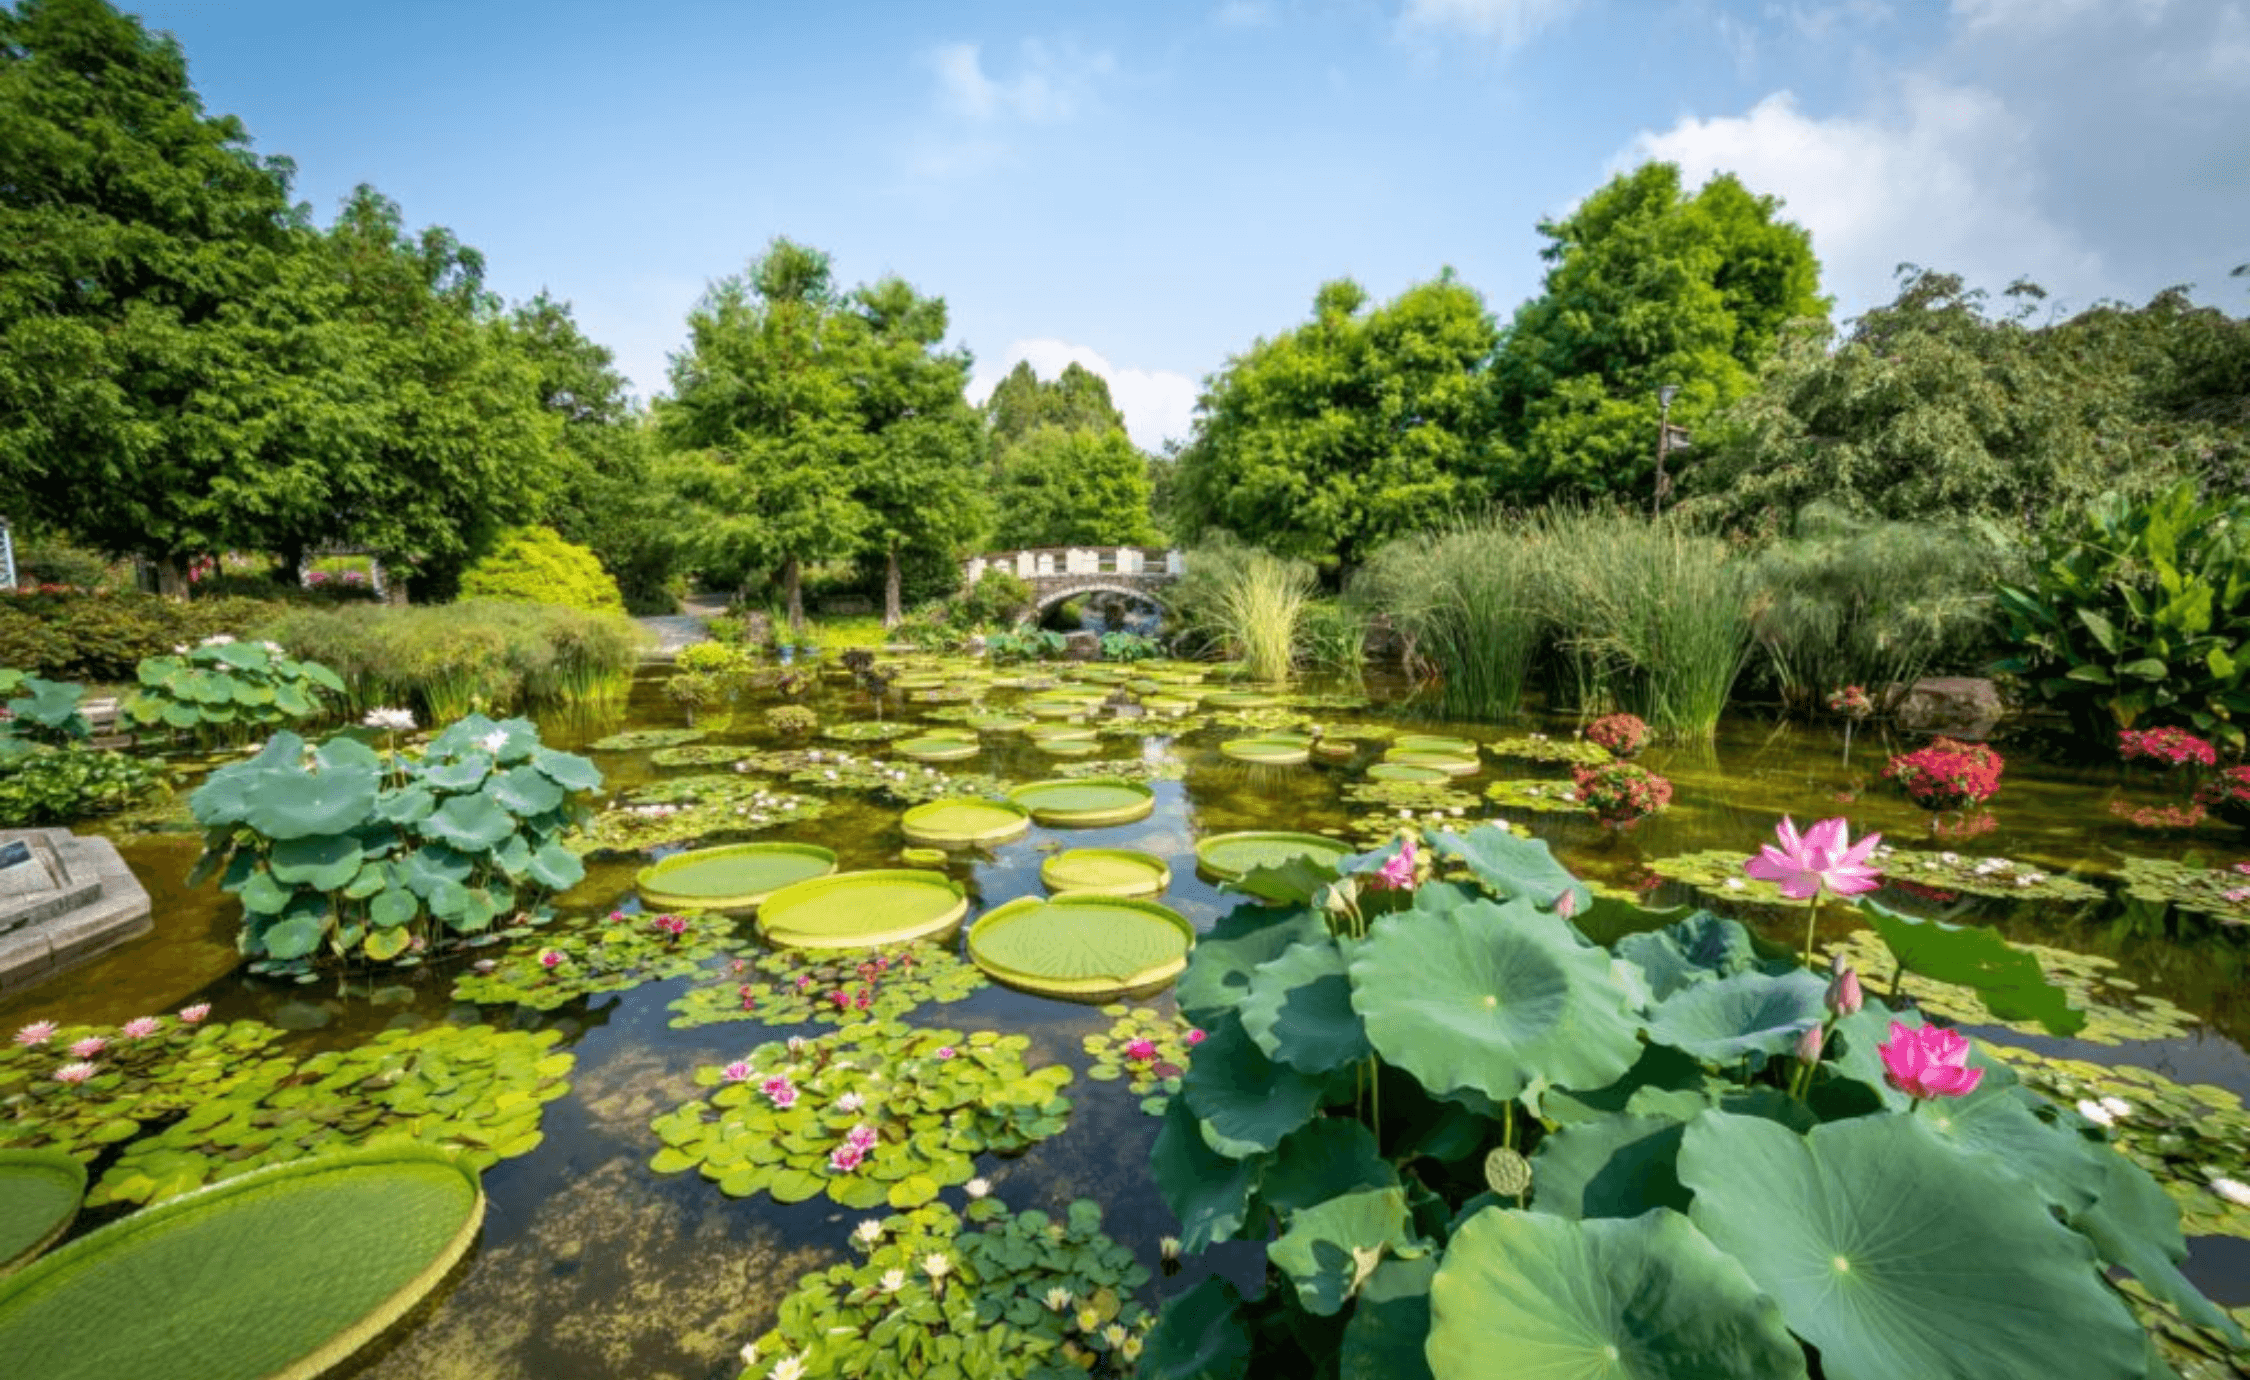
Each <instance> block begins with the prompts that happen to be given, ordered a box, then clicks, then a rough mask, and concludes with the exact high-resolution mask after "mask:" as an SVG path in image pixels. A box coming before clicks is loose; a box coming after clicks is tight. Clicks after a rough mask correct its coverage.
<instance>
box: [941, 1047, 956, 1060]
mask: <svg viewBox="0 0 2250 1380" xmlns="http://www.w3.org/2000/svg"><path fill="white" fill-rule="evenodd" d="M953 1053H954V1051H953V1046H951V1045H939V1046H938V1049H937V1057H938V1058H940V1059H950V1058H952V1057H953Z"/></svg>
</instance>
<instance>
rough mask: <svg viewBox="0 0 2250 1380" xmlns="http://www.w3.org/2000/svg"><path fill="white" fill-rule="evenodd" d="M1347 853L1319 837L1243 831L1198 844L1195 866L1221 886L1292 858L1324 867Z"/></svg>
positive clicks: (1347, 848) (1346, 849)
mask: <svg viewBox="0 0 2250 1380" xmlns="http://www.w3.org/2000/svg"><path fill="white" fill-rule="evenodd" d="M1351 851H1352V849H1351V845H1350V844H1348V843H1345V842H1344V841H1343V840H1341V839H1332V838H1325V837H1323V836H1321V835H1319V834H1292V833H1285V832H1277V831H1271V830H1246V831H1244V832H1242V833H1237V834H1214V835H1212V836H1211V837H1210V838H1207V839H1202V840H1199V841H1198V842H1197V843H1196V845H1195V862H1196V867H1197V868H1198V869H1199V870H1201V871H1203V872H1205V873H1208V874H1209V875H1211V876H1213V877H1216V878H1217V879H1218V880H1220V881H1222V882H1238V881H1241V880H1242V879H1243V878H1244V877H1246V876H1248V875H1249V874H1250V873H1252V872H1255V871H1256V870H1258V869H1259V868H1261V867H1280V866H1282V865H1284V864H1286V863H1288V862H1290V861H1291V860H1293V859H1296V858H1309V859H1311V860H1312V861H1313V862H1315V863H1320V864H1323V865H1326V864H1330V863H1333V862H1335V861H1336V860H1337V859H1338V858H1341V857H1344V856H1346V855H1347V854H1349V853H1350V852H1351Z"/></svg>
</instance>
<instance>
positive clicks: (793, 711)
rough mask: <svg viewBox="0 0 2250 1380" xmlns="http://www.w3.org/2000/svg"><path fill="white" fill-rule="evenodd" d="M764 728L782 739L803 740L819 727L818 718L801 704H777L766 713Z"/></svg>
mask: <svg viewBox="0 0 2250 1380" xmlns="http://www.w3.org/2000/svg"><path fill="white" fill-rule="evenodd" d="M766 727H768V728H770V729H772V730H773V731H774V732H776V733H778V734H780V735H781V736H782V737H784V738H803V737H805V736H807V735H808V734H810V733H812V731H813V730H814V729H817V728H819V727H820V716H819V715H818V714H815V713H813V712H812V711H811V710H810V709H807V708H805V707H804V706H803V705H801V704H777V705H775V706H774V707H773V708H771V709H769V710H767V711H766Z"/></svg>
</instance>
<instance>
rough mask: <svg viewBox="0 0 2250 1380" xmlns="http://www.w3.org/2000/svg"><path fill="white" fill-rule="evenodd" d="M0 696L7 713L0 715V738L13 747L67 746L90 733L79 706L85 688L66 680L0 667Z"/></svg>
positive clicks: (79, 740) (80, 740) (82, 739)
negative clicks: (18, 745) (27, 744)
mask: <svg viewBox="0 0 2250 1380" xmlns="http://www.w3.org/2000/svg"><path fill="white" fill-rule="evenodd" d="M0 697H5V699H6V704H5V706H0V707H4V708H5V710H6V713H5V715H4V716H0V739H5V740H7V741H8V742H10V743H11V745H13V744H23V743H45V744H47V745H49V746H52V747H66V746H68V745H70V744H72V743H80V742H84V741H85V740H86V738H87V737H88V736H89V734H90V733H91V731H92V730H91V729H90V728H89V727H88V726H87V723H86V716H85V714H83V713H82V712H80V709H79V705H80V704H81V703H82V702H83V701H84V700H85V698H86V687H85V686H83V685H77V684H73V683H71V682H69V681H57V680H45V679H42V678H41V677H38V676H28V675H25V674H24V673H23V672H21V671H17V670H12V669H9V668H6V667H0Z"/></svg>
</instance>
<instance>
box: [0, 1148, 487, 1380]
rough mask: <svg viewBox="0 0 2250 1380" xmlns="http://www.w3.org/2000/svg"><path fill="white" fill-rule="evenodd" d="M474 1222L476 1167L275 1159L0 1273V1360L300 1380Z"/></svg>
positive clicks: (388, 1155) (429, 1278)
mask: <svg viewBox="0 0 2250 1380" xmlns="http://www.w3.org/2000/svg"><path fill="white" fill-rule="evenodd" d="M483 1221H484V1192H483V1190H482V1189H481V1188H480V1187H479V1185H478V1183H477V1176H476V1172H475V1171H474V1170H472V1169H470V1168H469V1167H468V1166H466V1165H464V1164H461V1163H458V1162H457V1161H455V1160H453V1159H451V1158H449V1157H447V1156H445V1155H442V1154H439V1153H436V1152H432V1151H427V1150H421V1149H417V1148H414V1147H407V1146H396V1147H388V1148H385V1149H381V1150H368V1151H358V1152H352V1153H347V1154H342V1155H334V1156H325V1157H322V1158H318V1159H312V1160H305V1161H300V1162H297V1163H294V1164H287V1165H277V1166H274V1167H272V1168H269V1169H265V1170H260V1171H258V1172H256V1173H252V1174H245V1175H243V1176H242V1177H240V1178H236V1179H231V1180H229V1181H227V1182H225V1183H222V1184H219V1185H217V1186H215V1187H212V1188H208V1189H204V1190H202V1191H201V1192H197V1193H191V1194H187V1195H185V1196H183V1197H179V1198H175V1199H173V1200H172V1201H170V1202H168V1203H165V1204H163V1205H162V1206H160V1207H154V1208H150V1209H148V1210H147V1211H145V1212H138V1213H135V1214H133V1215H132V1216H130V1217H127V1218H125V1219H123V1220H122V1221H119V1222H116V1223H113V1224H112V1225H110V1226H107V1227H104V1228H103V1229H102V1230H100V1231H97V1232H95V1233H93V1234H92V1235H90V1236H87V1237H85V1238H83V1239H82V1240H79V1241H76V1242H73V1243H72V1244H71V1245H69V1246H67V1247H65V1248H64V1249H62V1250H59V1251H57V1252H55V1253H54V1254H52V1255H50V1256H47V1257H46V1258H45V1259H43V1260H40V1261H38V1262H37V1263H36V1264H34V1265H32V1266H31V1267H30V1268H29V1269H26V1270H24V1271H23V1272H21V1273H20V1274H16V1275H12V1276H10V1277H9V1278H7V1279H6V1280H0V1355H4V1356H6V1357H7V1358H8V1368H9V1371H10V1372H11V1373H12V1374H18V1375H23V1376H26V1377H29V1376H38V1377H40V1380H81V1377H83V1380H117V1377H120V1376H136V1375H180V1376H189V1375H192V1376H196V1377H198V1380H310V1377H314V1376H318V1375H323V1374H326V1373H327V1372H329V1371H331V1370H334V1369H336V1368H338V1367H339V1366H341V1365H343V1364H344V1363H345V1362H346V1361H348V1360H350V1359H351V1358H352V1357H353V1356H354V1355H356V1354H357V1353H358V1352H359V1351H360V1350H362V1349H363V1348H365V1347H366V1346H367V1345H368V1344H369V1343H371V1342H373V1341H375V1340H376V1339H377V1338H378V1337H380V1336H382V1334H383V1333H384V1332H385V1331H386V1330H388V1329H389V1328H390V1326H391V1325H392V1324H394V1323H396V1322H397V1321H399V1319H401V1318H403V1317H404V1316H405V1315H406V1314H407V1313H408V1312H409V1311H410V1310H411V1309H412V1308H413V1307H414V1306H415V1305H416V1304H417V1303H419V1302H421V1300H422V1299H423V1298H424V1297H425V1296H427V1295H428V1294H429V1293H430V1292H431V1291H432V1290H433V1289H435V1288H437V1287H438V1286H439V1285H440V1284H442V1283H443V1282H444V1281H445V1279H446V1277H447V1276H448V1275H449V1274H450V1273H451V1272H452V1269H453V1267H454V1265H455V1264H457V1263H458V1262H459V1261H460V1259H461V1257H462V1256H464V1255H465V1254H467V1253H468V1250H469V1248H470V1247H471V1246H472V1245H474V1244H475V1242H476V1238H477V1232H478V1229H479V1228H480V1227H481V1226H482V1224H483Z"/></svg>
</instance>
